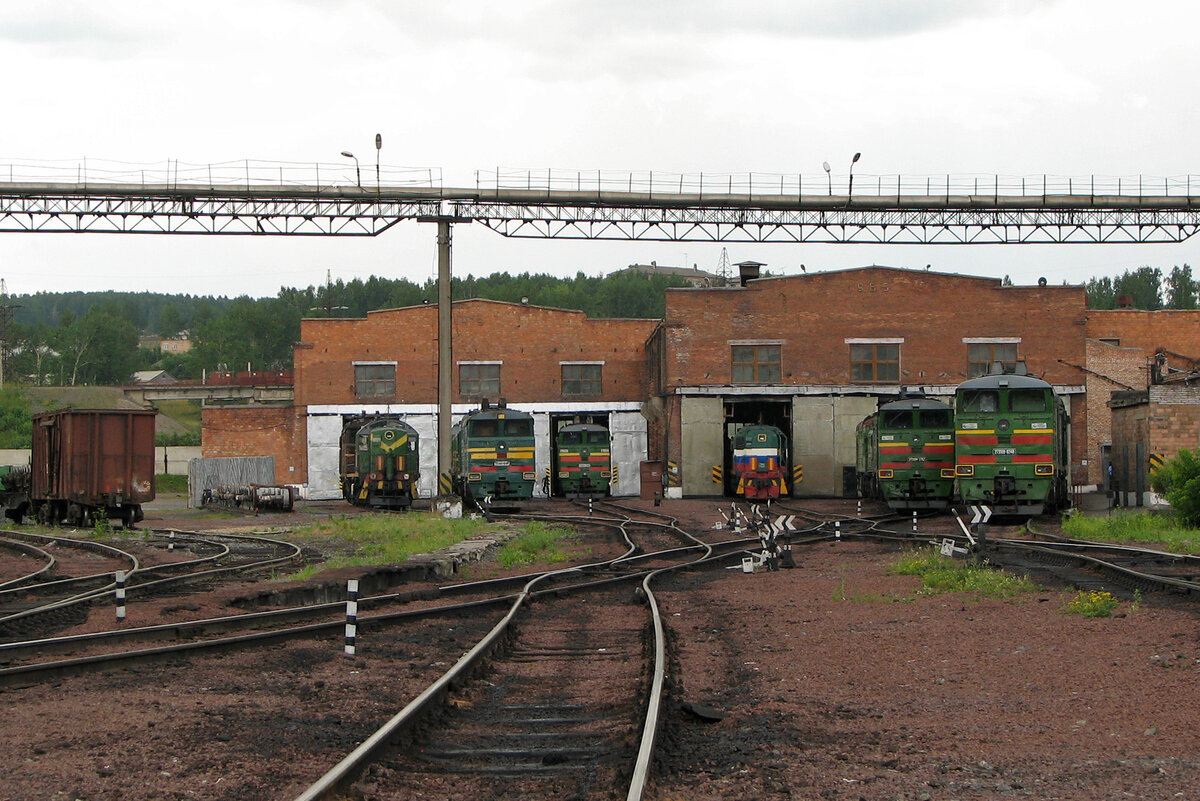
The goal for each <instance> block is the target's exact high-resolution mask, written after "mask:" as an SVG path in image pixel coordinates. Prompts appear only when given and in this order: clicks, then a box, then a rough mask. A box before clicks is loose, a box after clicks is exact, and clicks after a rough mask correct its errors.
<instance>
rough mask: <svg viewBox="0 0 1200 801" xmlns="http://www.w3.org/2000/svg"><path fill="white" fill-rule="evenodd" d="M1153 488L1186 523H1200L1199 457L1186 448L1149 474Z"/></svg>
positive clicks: (1191, 524)
mask: <svg viewBox="0 0 1200 801" xmlns="http://www.w3.org/2000/svg"><path fill="white" fill-rule="evenodd" d="M1150 486H1151V488H1152V489H1153V490H1154V491H1155V492H1157V493H1159V494H1160V495H1165V496H1166V498H1167V502H1168V503H1170V504H1171V506H1172V507H1173V508H1174V509H1175V511H1176V512H1177V513H1178V514H1179V519H1180V520H1181V521H1182V522H1183V523H1184V524H1185V525H1187V526H1193V527H1195V526H1200V459H1197V458H1196V455H1195V454H1194V453H1193V452H1192V451H1189V450H1187V449H1186V448H1183V449H1180V451H1179V455H1178V456H1176V457H1175V458H1174V459H1168V460H1167V461H1166V463H1165V464H1163V466H1162V467H1160V468H1158V470H1156V471H1154V472H1153V473H1152V474H1151V475H1150Z"/></svg>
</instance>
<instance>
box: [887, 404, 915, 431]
mask: <svg viewBox="0 0 1200 801" xmlns="http://www.w3.org/2000/svg"><path fill="white" fill-rule="evenodd" d="M883 427H884V428H888V429H891V428H912V427H913V414H912V410H910V409H902V410H900V411H891V412H884V413H883Z"/></svg>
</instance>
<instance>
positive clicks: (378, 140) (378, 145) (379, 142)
mask: <svg viewBox="0 0 1200 801" xmlns="http://www.w3.org/2000/svg"><path fill="white" fill-rule="evenodd" d="M382 149H383V136H382V135H381V134H375V194H379V151H380V150H382Z"/></svg>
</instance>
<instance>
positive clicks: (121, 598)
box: [117, 570, 125, 621]
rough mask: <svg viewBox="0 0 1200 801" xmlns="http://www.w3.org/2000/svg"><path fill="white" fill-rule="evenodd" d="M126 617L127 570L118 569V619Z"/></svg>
mask: <svg viewBox="0 0 1200 801" xmlns="http://www.w3.org/2000/svg"><path fill="white" fill-rule="evenodd" d="M124 619H125V571H124V570H118V571H117V620H118V621H121V620H124Z"/></svg>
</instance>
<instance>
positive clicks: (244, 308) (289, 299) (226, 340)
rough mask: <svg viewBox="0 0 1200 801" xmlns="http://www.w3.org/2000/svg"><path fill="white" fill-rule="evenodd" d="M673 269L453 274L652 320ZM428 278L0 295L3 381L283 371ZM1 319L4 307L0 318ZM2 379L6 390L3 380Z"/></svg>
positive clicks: (1122, 289) (537, 301) (1130, 274)
mask: <svg viewBox="0 0 1200 801" xmlns="http://www.w3.org/2000/svg"><path fill="white" fill-rule="evenodd" d="M685 285H686V283H685V282H684V281H683V280H682V279H679V278H670V277H666V276H661V275H645V274H639V273H631V272H619V273H614V274H612V275H610V276H607V277H599V276H587V275H584V274H583V273H577V274H576V275H575V276H574V277H573V278H558V277H555V276H550V275H540V274H539V275H535V274H530V273H521V274H519V275H509V274H506V273H493V274H491V275H489V276H485V277H479V278H476V277H474V276H471V275H468V276H467V277H465V278H455V279H454V280H453V287H452V296H453V297H454V299H455V300H461V299H468V298H488V299H491V300H502V301H510V302H514V303H515V302H520V301H521V300H522V299H527V300H528V302H529V303H531V304H533V305H537V306H550V307H555V308H564V309H578V310H581V311H583V312H585V313H586V314H587V315H588V316H589V317H596V318H605V317H625V318H657V317H661V316H662V315H663V312H664V309H665V296H666V290H667V288H668V287H672V286H685ZM1086 291H1087V302H1088V307H1089V308H1093V309H1112V308H1116V306H1117V305H1118V302H1119V300H1120V299H1121V298H1122V296H1125V297H1127V298H1128V299H1130V302H1131V305H1132V306H1133V307H1134V308H1139V309H1151V310H1153V309H1162V308H1172V309H1195V308H1197V304H1198V300H1197V299H1198V295H1200V292H1198V287H1197V282H1196V280H1195V279H1194V278H1193V277H1192V271H1191V267H1190V266H1188V265H1186V264H1185V265H1183V266H1182V267H1178V266H1176V267H1174V268H1173V269H1172V270H1171V271H1170V272H1169V273H1166V274H1164V273H1163V271H1162V270H1161V269H1160V268H1157V267H1148V266H1143V267H1138V268H1136V269H1133V270H1126V271H1125V272H1124V273H1122V274H1121V275H1118V276H1115V277H1102V278H1093V279H1091V280H1090V281H1088V283H1087V285H1086ZM436 300H437V286H436V282H435V281H434V280H432V279H431V280H429V281H426V282H425V283H424V284H415V283H413V282H411V281H408V280H406V279H387V278H378V277H375V276H372V277H370V278H368V279H367V280H365V281H363V280H360V279H354V280H353V281H349V282H343V281H337V282H330V283H328V284H326V285H324V286H308V287H306V288H304V289H297V288H293V287H284V288H282V289H280V290H279V293H278V295H277V296H276V297H274V298H258V299H255V298H250V297H246V296H242V297H237V298H228V297H215V296H200V295H168V294H159V293H150V292H143V293H131V292H41V293H37V294H34V295H16V296H8V297H4V298H0V304H3V305H4V307H5V308H6V309H7V310H8V311H9V315H7V316H8V317H9V322H8V323H7V325H5V326H3V329H4V330H0V349H2V350H3V352H4V354H5V358H4V361H3V365H2V367H3V370H2V372H0V384H4V385H11V384H13V383H14V382H15V383H17V384H25V385H30V386H80V385H120V384H124V383H127V382H128V381H129V378H130V375H131V374H132V373H134V372H135V371H138V370H147V369H163V370H167V371H168V372H170V373H171V375H173V376H175V377H176V378H180V379H194V378H199V377H200V375H201V373H202V371H205V370H209V371H211V370H216V369H222V368H221V365H227V366H228V369H234V370H238V369H245V366H246V365H250V366H251V368H252V369H255V370H286V369H290V368H291V366H292V344H293V343H294V342H295V341H296V340H297V339H298V338H299V336H300V320H301V319H303V318H306V317H362V316H364V315H365V314H366V313H367V312H368V311H374V310H377V309H388V308H402V307H406V306H417V305H420V304H422V303H425V302H436ZM2 317H3V316H0V318H2ZM145 335H157V336H161V337H163V338H176V337H186V338H188V339H190V340H191V342H192V345H193V347H192V350H191V351H190V352H189V353H184V354H169V353H162V352H160V351H159V350H158V349H157V348H142V347H139V339H140V338H141V337H142V336H145ZM0 388H2V387H0Z"/></svg>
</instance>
